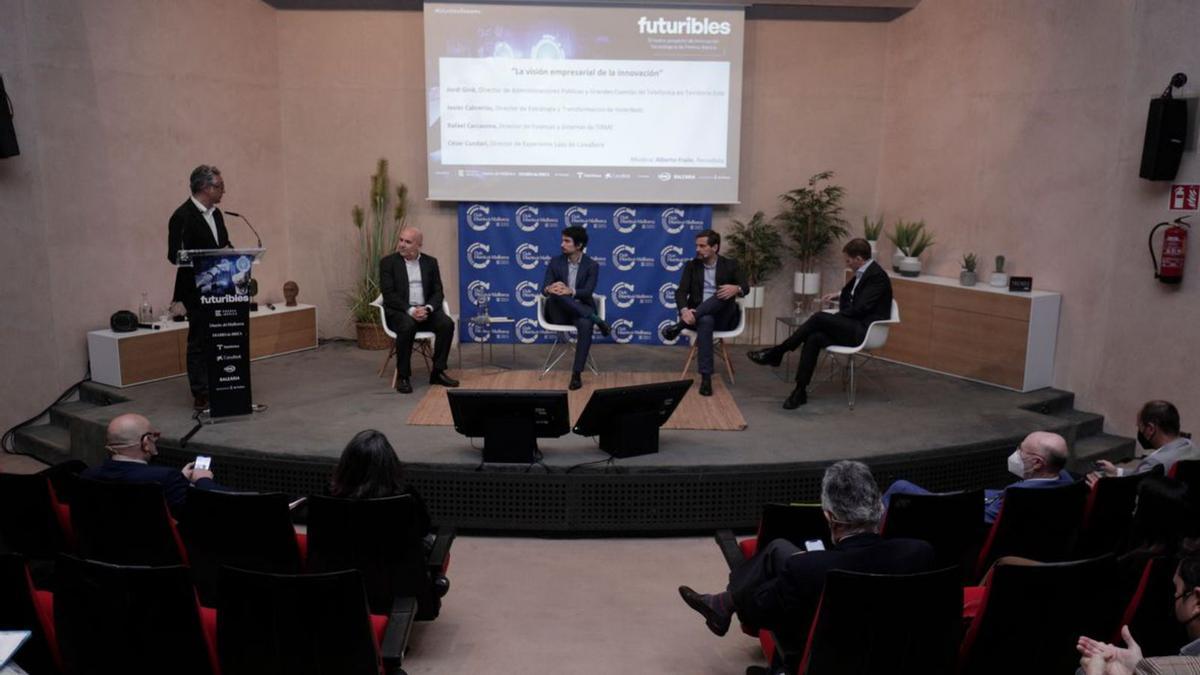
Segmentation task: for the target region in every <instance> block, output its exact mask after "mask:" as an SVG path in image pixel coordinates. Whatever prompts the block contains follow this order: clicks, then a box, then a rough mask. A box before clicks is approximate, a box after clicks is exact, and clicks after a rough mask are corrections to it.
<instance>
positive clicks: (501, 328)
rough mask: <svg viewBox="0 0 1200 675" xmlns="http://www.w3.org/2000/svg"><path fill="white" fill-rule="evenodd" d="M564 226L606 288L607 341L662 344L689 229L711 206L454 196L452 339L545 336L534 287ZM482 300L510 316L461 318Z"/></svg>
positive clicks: (691, 240)
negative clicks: (583, 234)
mask: <svg viewBox="0 0 1200 675" xmlns="http://www.w3.org/2000/svg"><path fill="white" fill-rule="evenodd" d="M571 225H578V226H582V227H584V228H585V229H587V231H588V239H589V241H588V245H587V251H586V252H587V254H588V255H589V256H591V257H592V258H595V259H596V262H597V263H598V264H599V265H600V281H599V283H598V284H596V295H604V296H605V297H606V300H605V303H606V304H607V307H606V313H607V317H606V318H607V320H608V322H609V324H611V326H612V335H611V336H610V337H609V338H608V340H607V341H611V342H618V343H633V344H664V342H663V339H662V338H661V337H660V336H659V334H658V332H659V328H660V327H661V326H662V325H664V324H665V323H668V322H673V321H675V320H676V318H677V314H676V311H675V288H676V286H677V285H678V283H679V275H680V273H681V270H682V269H683V265H684V263H686V262H687V261H688V260H689V259H690V258H692V257H693V256H694V255H695V241H696V233H697V232H700V231H701V230H704V229H706V228H708V227H711V225H712V207H711V206H662V205H659V206H650V205H644V204H643V205H637V206H615V205H605V204H586V205H579V204H575V205H571V204H518V203H509V202H502V203H501V202H492V203H469V202H466V203H460V204H459V206H458V232H459V235H458V237H459V239H458V240H459V256H460V260H459V266H458V269H459V289H460V292H459V293H460V297H459V303H460V305H459V306H460V307H461V308H462V309H461V317H462V319H461V329H460V330H459V331H458V334H459V335H460V336H461V337H460V340H461V341H462V342H477V341H487V342H492V343H499V344H507V343H512V342H521V343H526V344H529V343H534V342H546V341H550V340H553V335H552V334H551V333H546V332H543V331H542V330H540V329H539V328H538V324H537V296H538V294H539V293H541V290H542V283H543V281H544V279H545V274H546V263H547V261H549V260H550V258H551V257H552V256H556V255H560V254H561V250H560V248H559V242H560V240H561V239H562V230H563V228H564V227H567V226H571ZM485 304H486V307H487V311H488V315H489V316H490V317H492V318H493V319H495V318H496V317H505V318H509V319H512V322H511V323H507V322H506V323H499V322H494V323H491V324H489V325H487V326H484V325H482V324H480V323H478V322H473V321H471V319H472V318H473V317H476V316H478V315H479V314H480V313H481V312H482V309H483V306H484V305H485ZM596 340H601V341H602V340H603V339H602V338H601V337H600V335H599V333H597V334H596ZM667 344H674V343H673V342H672V343H667Z"/></svg>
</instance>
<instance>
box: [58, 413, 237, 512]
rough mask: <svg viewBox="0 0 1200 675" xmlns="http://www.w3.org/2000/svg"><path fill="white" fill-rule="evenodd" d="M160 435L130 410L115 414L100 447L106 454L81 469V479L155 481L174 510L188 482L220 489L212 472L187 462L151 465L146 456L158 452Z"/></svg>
mask: <svg viewBox="0 0 1200 675" xmlns="http://www.w3.org/2000/svg"><path fill="white" fill-rule="evenodd" d="M161 435H162V434H161V433H160V432H159V431H158V430H157V429H154V427H153V426H152V425H151V424H150V420H148V419H146V418H145V417H142V416H141V415H137V414H134V413H127V414H124V415H118V416H116V417H114V418H113V420H112V421H111V422H109V423H108V430H107V432H106V434H105V442H104V449H105V450H107V451H108V453H109V457H108V459H107V460H105V462H104V463H103V464H101V465H100V466H93V467H91V468H88V469H86V470H84V471H83V473H82V474H80V475H82V476H83V477H84V478H92V479H95V480H104V481H115V482H121V483H158V484H159V485H161V486H162V489H163V497H164V498H166V500H167V505H168V506H170V507H171V510H172V511H173V512H176V511H177V510H178V509H179V508H180V507H181V506H183V504H184V502H186V501H187V489H188V485H195V486H196V487H198V488H200V489H202V490H221V489H223V488H222V487H221V486H220V485H217V484H216V483H215V482H213V473H212V471H209V470H208V469H197V468H195V466H193V463H192V462H189V463H188V464H187V465H186V466H184V467H183V469H182V470H180V469H173V468H171V467H169V466H152V465H151V464H150V459H151V458H152V457H154V456H156V455H157V454H158V445H157V443H158V439H159V437H160V436H161Z"/></svg>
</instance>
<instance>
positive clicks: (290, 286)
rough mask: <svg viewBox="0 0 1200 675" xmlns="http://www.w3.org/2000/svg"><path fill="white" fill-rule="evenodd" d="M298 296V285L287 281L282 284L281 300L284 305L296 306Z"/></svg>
mask: <svg viewBox="0 0 1200 675" xmlns="http://www.w3.org/2000/svg"><path fill="white" fill-rule="evenodd" d="M299 294H300V285H299V284H297V283H296V282H294V281H287V282H284V284H283V299H284V301H285V302H284V304H285V305H287V306H288V307H295V306H296V296H297V295H299Z"/></svg>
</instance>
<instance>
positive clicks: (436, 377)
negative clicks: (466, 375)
mask: <svg viewBox="0 0 1200 675" xmlns="http://www.w3.org/2000/svg"><path fill="white" fill-rule="evenodd" d="M429 384H440V385H442V386H443V387H450V388H454V387H457V386H458V380H456V379H454V378H452V377H450V376H449V375H447V374H446V371H444V370H435V371H433V372H432V373H430V375H429Z"/></svg>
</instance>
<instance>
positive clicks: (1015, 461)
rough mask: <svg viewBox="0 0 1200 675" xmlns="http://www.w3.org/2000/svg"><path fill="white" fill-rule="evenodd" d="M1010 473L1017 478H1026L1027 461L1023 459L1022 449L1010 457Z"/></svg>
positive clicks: (1015, 451) (1014, 451)
mask: <svg viewBox="0 0 1200 675" xmlns="http://www.w3.org/2000/svg"><path fill="white" fill-rule="evenodd" d="M1008 472H1009V473H1011V474H1013V475H1014V476H1016V477H1017V478H1022V479H1023V478H1025V461H1024V460H1023V459H1021V449H1020V448H1017V449H1016V450H1013V453H1012V454H1011V455H1009V456H1008Z"/></svg>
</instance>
